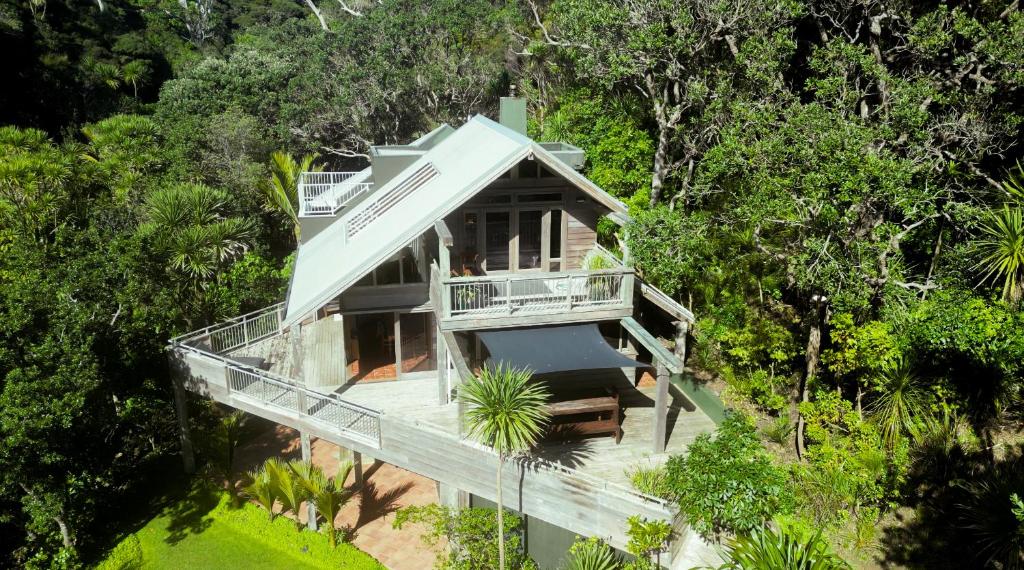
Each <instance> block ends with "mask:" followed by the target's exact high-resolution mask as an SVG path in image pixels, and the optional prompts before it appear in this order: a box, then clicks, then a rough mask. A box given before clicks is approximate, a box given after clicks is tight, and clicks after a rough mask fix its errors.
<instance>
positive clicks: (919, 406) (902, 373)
mask: <svg viewBox="0 0 1024 570" xmlns="http://www.w3.org/2000/svg"><path fill="white" fill-rule="evenodd" d="M878 390H879V392H880V395H879V396H878V399H877V400H875V401H874V402H873V403H872V404H871V413H872V418H873V419H874V420H875V421H876V422H877V423H878V426H879V430H880V431H881V433H882V439H883V441H885V444H886V445H887V446H889V447H890V448H892V447H893V446H895V445H896V444H897V442H898V441H899V438H901V437H903V436H905V435H913V434H914V433H915V432H916V431H917V428H918V424H919V422H920V420H921V418H922V417H923V416H924V415H925V413H927V409H928V408H927V402H926V399H925V398H926V395H925V392H924V389H923V388H922V386H921V381H920V380H919V379H918V377H917V374H916V373H915V372H914V369H913V366H912V364H911V363H910V362H909V361H907V360H903V359H900V360H897V361H896V362H894V363H892V364H889V365H886V366H883V368H882V373H881V380H880V381H879V388H878Z"/></svg>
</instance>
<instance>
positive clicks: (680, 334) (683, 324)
mask: <svg viewBox="0 0 1024 570" xmlns="http://www.w3.org/2000/svg"><path fill="white" fill-rule="evenodd" d="M689 332H690V323H689V322H688V321H685V320H682V319H680V320H678V321H676V339H675V340H676V346H675V348H674V349H673V350H672V353H673V354H675V355H676V356H677V357H679V360H680V362H683V363H685V362H686V335H687V334H688V333H689Z"/></svg>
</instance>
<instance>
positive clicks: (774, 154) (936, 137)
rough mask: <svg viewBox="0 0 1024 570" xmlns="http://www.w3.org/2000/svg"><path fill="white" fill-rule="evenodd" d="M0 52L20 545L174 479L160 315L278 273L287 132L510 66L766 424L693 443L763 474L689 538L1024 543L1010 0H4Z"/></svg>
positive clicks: (362, 155)
mask: <svg viewBox="0 0 1024 570" xmlns="http://www.w3.org/2000/svg"><path fill="white" fill-rule="evenodd" d="M0 51H2V52H3V53H5V54H8V57H7V61H8V64H9V65H10V67H9V69H8V75H7V77H8V79H7V80H6V81H4V83H3V86H2V87H0V125H4V126H2V127H0V481H2V486H0V536H3V537H4V539H3V540H0V543H2V546H0V565H3V566H14V567H27V568H45V567H58V568H63V567H69V568H74V567H78V566H79V565H82V564H89V563H90V562H92V561H94V560H95V559H96V558H97V556H99V555H100V553H102V551H103V550H104V549H106V548H107V547H109V546H110V544H111V541H112V540H114V539H115V535H116V533H117V532H118V530H119V524H121V523H120V522H119V521H121V519H122V518H123V517H122V513H123V512H124V511H125V510H126V509H131V508H133V505H134V504H135V503H138V502H139V501H141V500H142V499H141V498H143V497H145V496H146V494H147V492H149V491H150V490H151V489H152V488H153V487H154V486H155V485H158V480H159V479H160V478H161V477H164V475H163V474H164V473H166V472H167V471H168V470H175V469H178V465H180V464H178V463H176V462H175V457H174V454H175V453H176V451H177V439H176V429H175V426H176V424H175V422H176V420H175V415H174V409H173V404H172V398H171V389H170V383H169V381H168V378H167V369H166V363H165V358H164V346H165V343H166V341H167V339H168V338H169V336H171V335H173V334H176V333H180V332H184V331H185V330H189V329H192V328H196V327H199V326H203V325H206V324H209V323H212V322H215V321H217V320H220V319H223V318H225V317H230V316H233V315H236V314H239V313H241V312H245V311H248V310H252V309H255V308H259V307H262V306H265V305H267V304H270V303H273V302H276V301H278V300H280V299H281V297H282V294H283V291H284V287H286V285H287V281H288V277H289V275H290V259H291V258H290V255H291V254H292V252H293V251H294V247H295V237H294V232H293V222H292V219H291V218H290V217H289V216H288V215H287V211H286V210H287V208H282V207H281V204H279V203H275V202H274V201H273V200H271V199H268V196H269V195H272V194H273V191H272V187H271V184H270V181H271V179H272V175H273V174H274V173H275V172H277V173H278V175H280V172H278V171H280V170H281V169H282V164H285V165H286V164H287V163H288V162H289V160H290V159H284V158H282V155H277V157H276V159H272V157H273V156H274V153H275V152H277V151H282V152H285V153H288V154H289V155H291V156H295V157H301V156H304V155H315V156H316V158H315V159H314V160H315V162H316V163H317V164H322V165H324V166H326V167H328V168H333V169H336V170H344V169H351V167H355V166H359V165H360V164H365V159H366V153H367V149H368V146H369V145H371V144H382V143H401V142H405V141H407V140H409V139H411V138H412V137H414V136H416V135H418V134H422V133H424V132H426V131H427V130H429V129H431V128H433V127H435V126H437V125H438V124H440V123H443V122H448V123H450V124H453V125H458V124H461V123H462V122H463V121H464V120H465V119H466V117H467V116H469V115H471V114H475V113H484V114H487V115H490V116H496V109H497V103H498V98H499V97H500V96H503V95H507V94H509V92H510V91H511V90H512V89H515V90H516V91H517V92H518V93H519V94H520V95H521V96H523V97H525V98H527V100H528V104H529V111H530V129H531V134H533V135H536V136H538V137H540V138H543V139H545V140H565V141H568V142H571V143H573V144H576V145H578V146H580V147H581V148H583V149H585V150H586V152H587V165H586V174H587V175H588V176H589V177H590V178H591V179H593V180H594V181H595V182H597V183H598V184H599V185H601V186H602V187H603V188H605V189H606V190H608V191H609V192H611V193H613V194H615V195H616V196H618V197H619V198H621V199H622V200H624V201H625V202H627V203H628V204H629V205H630V209H631V212H632V217H633V222H632V223H631V225H630V226H629V227H628V228H627V230H626V231H625V232H623V233H622V234H621V235H618V236H616V235H613V234H612V233H611V232H612V225H611V224H608V225H607V226H608V227H607V229H606V231H605V233H606V235H603V236H602V239H604V240H606V241H607V243H608V244H609V245H610V246H614V247H629V249H630V250H631V252H632V254H633V256H634V258H635V259H636V264H637V269H638V271H639V272H640V273H641V274H642V275H643V277H644V278H645V279H646V280H648V281H650V282H652V283H654V284H655V285H657V286H658V287H660V288H662V289H663V290H664V291H666V292H668V293H669V294H671V295H673V296H675V297H676V298H678V299H680V300H681V301H682V302H683V303H684V304H686V305H687V306H690V307H692V309H693V311H694V313H695V314H696V315H697V317H698V321H697V323H696V325H695V326H694V328H693V330H692V331H691V334H692V336H693V339H692V343H691V345H692V349H691V353H690V355H689V360H688V364H689V366H690V367H691V368H692V369H693V371H694V374H695V375H697V376H698V377H699V378H700V379H701V381H704V382H707V383H708V384H709V385H710V386H712V387H713V388H715V389H716V390H719V391H720V392H721V394H722V397H723V399H724V400H725V401H726V402H727V403H728V404H729V405H730V406H731V407H733V408H735V409H736V410H738V411H740V412H742V415H744V416H745V417H749V418H751V419H749V420H743V421H741V422H730V423H729V424H728V425H727V426H726V429H727V430H735V431H736V432H737V433H738V434H739V435H736V436H735V437H729V438H726V437H720V438H717V439H711V440H703V441H701V442H700V444H701V446H702V447H703V448H706V449H703V448H702V449H696V450H694V454H695V455H697V454H699V453H705V454H708V455H709V456H711V457H715V454H716V453H717V454H718V457H722V454H734V453H735V454H739V455H740V456H743V454H749V453H753V454H754V455H755V456H756V457H757V460H756V461H755V460H752V461H751V462H749V463H748V464H747V465H746V466H742V465H740V466H738V465H737V464H735V463H732V464H730V463H728V462H717V463H716V462H714V461H709V462H705V463H704V464H697V462H692V463H693V464H692V465H689V466H688V465H686V464H685V461H682V463H681V464H679V465H675V464H671V465H670V469H686V468H690V469H694V470H695V471H694V472H695V473H696V472H698V471H701V470H704V471H703V472H701V476H702V477H708V478H709V480H710V479H715V480H721V479H722V478H725V479H726V480H730V478H733V479H743V478H746V479H749V480H753V481H760V482H761V483H758V487H757V489H756V491H755V492H752V493H750V495H749V496H748V497H747V498H746V499H744V500H736V501H733V500H730V501H722V504H720V505H718V506H712V507H707V506H705V507H691V510H690V511H687V515H688V516H689V517H690V518H691V519H692V520H693V521H694V526H695V528H698V529H700V530H701V531H702V532H704V533H705V534H707V535H708V536H718V535H720V534H721V533H730V532H737V531H742V530H749V529H751V528H754V527H756V526H759V525H763V524H764V523H765V522H766V521H767V520H769V519H775V520H787V521H789V524H793V525H796V526H802V527H803V528H808V529H821V530H822V531H823V532H824V533H825V535H826V536H827V538H828V540H829V541H830V542H831V543H832V545H833V546H834V547H835V548H836V549H838V550H840V551H842V552H844V553H845V554H846V555H847V557H848V558H849V560H850V561H851V563H853V564H855V565H860V564H873V563H881V564H883V565H890V566H892V565H895V566H910V567H921V568H937V567H953V568H965V567H993V568H1021V567H1024V502H1022V501H1024V429H1022V428H1024V423H1022V422H1024V312H1022V310H1021V309H1022V303H1024V214H1022V213H1024V170H1022V165H1021V160H1022V157H1024V150H1022V144H1021V143H1022V135H1024V10H1022V8H1021V6H1020V4H1019V2H1018V1H1017V0H1014V1H1012V2H1010V1H1006V0H991V1H990V0H979V1H975V2H957V1H952V2H931V1H929V2H911V1H909V0H894V1H888V2H884V1H882V0H859V1H857V2H837V1H835V0H778V1H775V2H766V3H761V2H742V1H737V0H650V1H649V2H631V1H614V2H609V1H604V0H554V1H548V0H524V1H520V2H512V1H509V2H502V1H501V0H492V1H487V0H461V1H453V0H435V1H430V0H350V1H343V0H252V1H249V2H227V1H224V0H95V1H92V2H90V1H86V0H0ZM285 170H287V168H285ZM198 421H205V420H204V419H203V418H199V420H198ZM755 430H756V431H755ZM726 433H731V432H729V431H727V432H726ZM747 436H750V437H752V438H753V441H752V442H750V445H747V444H742V445H741V444H740V443H737V442H743V441H746V440H745V438H746V437H747ZM727 439H728V440H729V441H726V440H727ZM737 446H739V447H737ZM762 460H763V461H762ZM715 469H720V471H714V470H715ZM759 478H760V479H759ZM692 481H697V483H696V485H697V486H696V487H695V486H694V485H695V484H694V483H692V482H688V483H686V485H689V487H688V488H680V489H675V490H671V491H666V493H669V494H671V493H675V496H685V494H686V493H694V492H700V493H704V494H707V493H709V489H710V488H711V486H705V487H699V483H700V481H701V479H700V478H698V477H695V478H692ZM719 487H722V486H721V485H719ZM725 487H728V485H725ZM652 491H653V490H652ZM712 499H714V497H712ZM704 502H705V503H706V502H708V501H704ZM711 502H714V501H711ZM726 503H728V504H726ZM685 508H686V507H685V505H684V509H685ZM701 509H703V510H701ZM716 509H717V510H716ZM967 544H969V545H971V547H970V548H965V547H964V546H965V545H967Z"/></svg>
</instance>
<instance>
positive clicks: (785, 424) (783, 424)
mask: <svg viewBox="0 0 1024 570" xmlns="http://www.w3.org/2000/svg"><path fill="white" fill-rule="evenodd" d="M795 429H796V426H794V425H793V424H792V423H791V422H790V421H789V418H788V417H786V416H779V417H777V418H775V419H774V420H772V422H771V423H770V424H768V425H767V426H766V427H764V428H762V430H761V433H762V434H763V435H764V436H765V437H766V438H767V439H768V440H769V441H772V442H774V443H776V444H778V445H786V444H787V443H788V442H789V438H790V436H791V435H792V434H793V430H795Z"/></svg>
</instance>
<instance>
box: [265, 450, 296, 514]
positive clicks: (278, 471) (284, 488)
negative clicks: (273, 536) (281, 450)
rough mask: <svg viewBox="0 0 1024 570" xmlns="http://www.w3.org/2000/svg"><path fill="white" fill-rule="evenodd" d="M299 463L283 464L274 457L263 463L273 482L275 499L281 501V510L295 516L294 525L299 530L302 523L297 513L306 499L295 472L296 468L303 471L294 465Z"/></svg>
mask: <svg viewBox="0 0 1024 570" xmlns="http://www.w3.org/2000/svg"><path fill="white" fill-rule="evenodd" d="M301 463H302V462H301V461H292V462H291V463H285V462H283V461H281V460H280V459H278V458H276V457H271V458H270V459H268V460H267V461H266V463H264V466H265V467H266V469H267V472H268V473H269V474H270V479H271V481H273V484H274V491H275V493H276V494H277V499H278V500H279V501H281V510H282V511H291V512H292V514H293V515H295V524H296V525H297V526H298V527H299V528H300V529H301V528H302V523H301V522H300V521H299V513H300V511H301V508H302V503H303V502H304V501H305V500H306V498H307V497H306V489H305V488H304V487H303V486H302V477H301V476H300V475H299V473H298V472H297V471H296V468H297V469H298V470H299V472H301V471H302V470H303V469H304V467H302V466H301V465H296V464H301Z"/></svg>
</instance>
